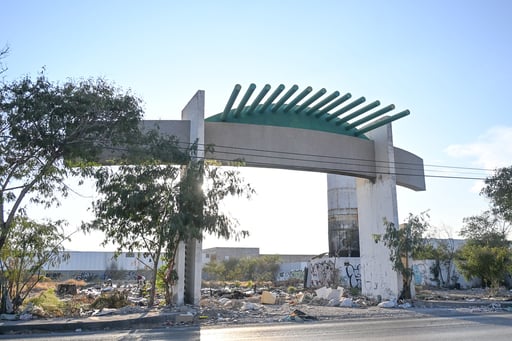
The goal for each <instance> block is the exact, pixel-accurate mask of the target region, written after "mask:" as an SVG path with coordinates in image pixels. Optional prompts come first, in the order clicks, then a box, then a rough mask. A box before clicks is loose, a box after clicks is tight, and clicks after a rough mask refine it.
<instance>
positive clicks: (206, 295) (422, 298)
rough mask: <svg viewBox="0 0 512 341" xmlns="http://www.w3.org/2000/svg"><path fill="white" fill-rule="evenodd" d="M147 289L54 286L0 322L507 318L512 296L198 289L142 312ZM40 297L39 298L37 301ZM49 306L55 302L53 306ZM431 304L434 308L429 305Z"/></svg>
mask: <svg viewBox="0 0 512 341" xmlns="http://www.w3.org/2000/svg"><path fill="white" fill-rule="evenodd" d="M146 289H147V288H145V287H143V286H140V283H137V284H133V283H123V284H118V285H116V284H112V283H111V282H110V283H103V284H99V285H90V286H87V287H80V286H73V285H64V286H60V285H59V286H57V288H56V290H55V295H58V296H54V297H52V300H50V303H51V304H50V305H46V306H45V305H43V304H35V303H32V302H41V300H39V301H37V300H36V301H28V302H27V303H28V304H26V305H25V306H24V307H23V310H22V311H21V312H20V313H18V314H2V315H1V316H0V319H2V320H30V319H40V318H49V317H64V316H65V317H91V316H94V317H101V316H107V315H125V314H134V313H145V312H147V311H149V310H150V309H151V310H152V311H162V312H170V313H175V314H176V321H175V322H172V323H173V324H176V325H184V324H194V323H200V324H207V325H212V324H213V325H215V324H221V325H222V324H237V323H238V324H245V323H272V322H308V321H316V320H335V319H346V318H357V317H382V318H386V317H399V316H405V315H407V316H410V315H414V314H421V309H429V308H432V307H433V304H436V307H446V304H448V303H454V302H455V304H456V305H451V306H450V308H449V309H454V310H458V311H461V312H475V313H479V312H484V313H485V312H496V311H506V312H512V304H511V303H509V301H511V302H512V292H507V293H506V295H505V296H503V295H502V296H500V297H491V298H489V297H486V295H485V292H483V291H482V290H475V291H474V292H473V291H464V292H463V291H457V290H455V291H448V290H445V291H434V290H431V291H429V290H424V291H422V292H421V293H420V294H418V297H419V298H418V299H416V300H414V301H405V302H404V301H401V300H396V299H391V300H386V301H382V302H379V301H377V300H374V299H370V298H368V297H365V296H359V295H353V293H354V290H345V288H343V287H337V288H329V287H321V288H317V289H304V290H302V291H299V290H296V289H295V288H293V289H294V290H290V288H288V289H287V290H286V289H283V288H271V287H265V288H256V287H251V288H240V287H236V288H230V287H222V288H204V289H202V290H201V294H202V297H201V299H200V302H199V305H198V306H191V305H185V306H179V307H178V306H176V307H163V306H159V304H158V303H159V302H161V300H162V299H161V298H157V299H156V306H155V307H153V308H148V307H147V297H146V296H147V290H146ZM40 296H42V294H41V295H40ZM55 300H57V301H58V302H57V303H55ZM433 302H434V303H433Z"/></svg>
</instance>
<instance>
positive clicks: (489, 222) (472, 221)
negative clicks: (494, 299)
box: [456, 211, 512, 289]
mask: <svg viewBox="0 0 512 341" xmlns="http://www.w3.org/2000/svg"><path fill="white" fill-rule="evenodd" d="M463 222H464V227H463V228H462V229H461V232H460V235H461V236H462V237H464V238H466V244H465V245H464V246H463V247H462V248H461V249H460V252H459V254H458V256H457V259H456V263H457V266H458V267H459V269H460V271H461V273H462V274H463V275H464V277H465V278H466V279H468V280H469V279H471V278H473V277H477V278H479V279H480V280H481V283H482V286H484V287H485V286H491V288H493V289H496V288H498V287H499V285H500V282H501V281H502V280H503V279H504V278H505V275H506V274H507V273H509V272H510V271H512V253H511V250H510V242H509V241H508V240H507V239H506V235H507V231H508V230H509V225H508V224H507V223H506V222H505V221H503V219H502V218H500V217H499V216H496V215H494V214H493V213H492V212H491V211H485V212H483V213H482V214H481V215H479V216H472V217H468V218H464V220H463Z"/></svg>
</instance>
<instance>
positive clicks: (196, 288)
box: [175, 90, 204, 305]
mask: <svg viewBox="0 0 512 341" xmlns="http://www.w3.org/2000/svg"><path fill="white" fill-rule="evenodd" d="M181 119H182V120H188V121H190V141H184V142H190V143H194V142H196V141H197V142H198V151H197V157H198V158H202V157H204V91H203V90H199V91H197V92H196V94H195V95H194V96H193V97H192V99H191V100H190V101H189V102H188V104H187V105H186V106H185V108H184V109H183V110H182V112H181ZM177 258H178V259H177V261H176V270H177V272H178V283H177V285H176V288H175V289H176V292H177V296H176V304H178V305H182V304H184V303H188V304H198V303H199V299H200V298H201V270H202V243H201V241H200V240H195V239H194V240H191V241H188V242H187V243H186V245H185V244H183V243H180V248H179V250H178V257H177Z"/></svg>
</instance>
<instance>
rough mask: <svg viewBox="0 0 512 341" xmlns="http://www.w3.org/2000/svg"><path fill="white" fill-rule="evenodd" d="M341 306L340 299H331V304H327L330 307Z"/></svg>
mask: <svg viewBox="0 0 512 341" xmlns="http://www.w3.org/2000/svg"><path fill="white" fill-rule="evenodd" d="M339 305H340V299H339V298H331V299H330V300H329V302H328V303H327V306H328V307H337V306H339Z"/></svg>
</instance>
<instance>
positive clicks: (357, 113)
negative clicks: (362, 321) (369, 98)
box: [336, 101, 380, 126]
mask: <svg viewBox="0 0 512 341" xmlns="http://www.w3.org/2000/svg"><path fill="white" fill-rule="evenodd" d="M379 105H380V102H379V101H375V102H372V103H370V104H368V105H367V106H365V107H363V108H361V109H359V110H356V111H354V112H353V113H352V114H350V115H348V116H345V117H343V118H342V119H340V120H339V121H337V122H336V125H337V126H339V125H341V124H342V123H344V122H348V121H349V120H351V119H353V118H356V117H357V116H360V115H362V114H364V113H365V112H367V111H369V110H372V109H373V108H375V107H378V106H379Z"/></svg>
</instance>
